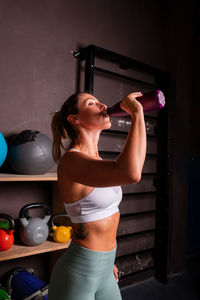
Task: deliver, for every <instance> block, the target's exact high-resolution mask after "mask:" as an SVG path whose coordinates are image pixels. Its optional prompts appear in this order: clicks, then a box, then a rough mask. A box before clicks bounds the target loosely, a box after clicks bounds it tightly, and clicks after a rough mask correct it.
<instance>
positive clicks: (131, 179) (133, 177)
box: [128, 174, 141, 184]
mask: <svg viewBox="0 0 200 300" xmlns="http://www.w3.org/2000/svg"><path fill="white" fill-rule="evenodd" d="M140 180H141V174H129V176H128V181H129V183H128V184H133V183H138V182H139V181H140Z"/></svg>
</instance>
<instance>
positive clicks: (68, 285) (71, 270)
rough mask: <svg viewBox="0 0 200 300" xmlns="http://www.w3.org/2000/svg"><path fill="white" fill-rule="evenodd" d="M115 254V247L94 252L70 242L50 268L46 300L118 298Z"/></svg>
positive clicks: (102, 299) (107, 299)
mask: <svg viewBox="0 0 200 300" xmlns="http://www.w3.org/2000/svg"><path fill="white" fill-rule="evenodd" d="M115 254H116V249H114V250H112V251H105V252H101V251H99V252H98V251H93V250H90V249H87V248H84V247H81V246H79V245H77V244H75V243H73V242H71V244H70V247H69V248H68V249H67V250H66V252H65V254H64V255H63V256H62V257H61V258H60V259H59V261H58V262H57V264H56V266H55V267H54V270H53V273H52V276H51V279H50V284H49V293H48V300H112V299H113V300H121V299H122V298H121V295H120V290H119V287H118V284H117V281H116V279H115V276H114V274H113V264H114V260H115Z"/></svg>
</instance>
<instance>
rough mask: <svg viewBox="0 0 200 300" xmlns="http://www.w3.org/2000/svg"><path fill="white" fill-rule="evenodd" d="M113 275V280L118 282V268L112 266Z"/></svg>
mask: <svg viewBox="0 0 200 300" xmlns="http://www.w3.org/2000/svg"><path fill="white" fill-rule="evenodd" d="M113 273H114V275H115V278H116V280H117V282H118V281H119V276H118V268H117V267H116V265H113Z"/></svg>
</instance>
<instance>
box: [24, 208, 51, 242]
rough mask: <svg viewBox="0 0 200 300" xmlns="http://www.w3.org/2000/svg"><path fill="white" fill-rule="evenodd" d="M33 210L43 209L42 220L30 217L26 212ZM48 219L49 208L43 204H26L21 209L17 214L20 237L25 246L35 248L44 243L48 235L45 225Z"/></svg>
mask: <svg viewBox="0 0 200 300" xmlns="http://www.w3.org/2000/svg"><path fill="white" fill-rule="evenodd" d="M34 208H43V209H44V211H45V216H44V218H34V217H33V218H32V217H30V215H29V214H28V211H29V210H30V209H34ZM50 217H51V215H50V208H49V206H48V205H47V204H45V203H32V204H27V205H25V206H23V207H22V208H21V210H20V212H19V219H20V223H21V229H20V237H21V240H22V241H23V242H24V244H25V245H28V246H35V245H39V244H41V243H43V242H44V241H46V239H47V237H48V234H49V228H48V225H47V223H48V221H49V219H50Z"/></svg>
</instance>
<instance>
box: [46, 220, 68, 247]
mask: <svg viewBox="0 0 200 300" xmlns="http://www.w3.org/2000/svg"><path fill="white" fill-rule="evenodd" d="M57 217H68V215H67V214H55V215H52V216H51V218H50V221H49V223H50V226H51V229H52V230H53V239H54V241H55V242H57V243H66V242H68V241H69V239H70V237H71V229H72V227H71V226H56V225H55V224H54V222H53V221H54V219H56V218H57Z"/></svg>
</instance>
